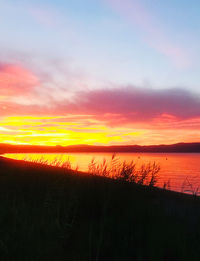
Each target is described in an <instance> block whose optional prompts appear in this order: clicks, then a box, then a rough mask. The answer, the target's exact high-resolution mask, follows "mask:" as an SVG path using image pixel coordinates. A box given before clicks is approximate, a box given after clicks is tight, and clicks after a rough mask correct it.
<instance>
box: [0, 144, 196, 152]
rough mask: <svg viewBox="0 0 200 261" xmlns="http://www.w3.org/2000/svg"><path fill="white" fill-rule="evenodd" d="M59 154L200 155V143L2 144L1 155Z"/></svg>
mask: <svg viewBox="0 0 200 261" xmlns="http://www.w3.org/2000/svg"><path fill="white" fill-rule="evenodd" d="M56 152H57V153H58V152H111V153H117V152H151V153H156V152H179V153H181V152H182V153H186V152H187V153H194V152H199V153H200V142H197V143H177V144H171V145H150V146H139V145H128V146H127V145H117V146H91V145H71V146H65V147H64V146H60V145H57V146H32V145H11V144H0V153H56Z"/></svg>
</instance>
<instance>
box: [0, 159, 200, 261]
mask: <svg viewBox="0 0 200 261" xmlns="http://www.w3.org/2000/svg"><path fill="white" fill-rule="evenodd" d="M105 165H106V164H105V163H104V164H103V166H104V167H105ZM111 165H112V169H113V171H117V164H114V163H113V164H111ZM121 167H122V168H121V171H120V173H121V172H122V175H121V178H119V179H110V178H108V177H107V175H105V177H99V176H98V175H87V174H85V173H80V172H76V175H74V174H75V172H73V171H71V170H69V169H66V168H58V167H49V166H46V165H42V164H36V163H30V162H20V161H15V160H10V159H3V158H0V260H2V261H14V260H16V261H36V260H37V261H40V260H41V261H45V260H55V261H57V260H61V261H62V260H63V261H64V260H70V261H93V260H98V261H110V260H114V261H118V260H120V261H121V260H123V261H129V260H130V261H132V260H138V261H141V260H144V261H146V260H153V261H162V260H163V261H165V260H183V261H184V260H187V261H188V260H199V256H200V248H199V240H200V222H199V221H200V202H199V198H198V197H194V196H192V195H184V194H181V193H176V192H169V191H166V190H162V189H158V188H154V187H151V186H141V185H139V184H137V183H138V182H137V183H136V182H135V180H134V182H124V180H125V181H126V180H128V179H129V178H130V177H132V174H130V173H132V171H133V170H134V173H135V171H136V169H137V168H136V167H133V165H128V166H127V165H126V164H124V163H123V164H122V166H121ZM151 167H152V165H151ZM107 168H108V167H107ZM107 168H106V169H107ZM143 169H144V173H143V175H144V176H145V175H146V174H145V171H146V169H145V168H143ZM148 169H150V167H148ZM156 170H157V168H156ZM103 173H106V170H104V172H103ZM153 173H154V172H153ZM153 175H154V174H153ZM133 177H134V178H135V177H136V175H133ZM145 177H146V176H145ZM150 177H151V175H150ZM137 180H141V183H140V184H144V183H145V181H144V180H145V179H144V178H143V176H142V175H141V177H139V176H137ZM150 180H151V179H150ZM149 184H150V183H149V181H148V185H149Z"/></svg>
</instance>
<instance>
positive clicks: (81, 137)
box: [0, 115, 200, 146]
mask: <svg viewBox="0 0 200 261" xmlns="http://www.w3.org/2000/svg"><path fill="white" fill-rule="evenodd" d="M198 138H199V139H200V133H199V132H198V130H196V131H195V130H193V129H186V130H183V131H182V132H181V133H180V132H179V131H178V130H176V129H166V130H163V129H162V131H160V130H159V129H154V126H152V128H149V129H148V128H147V127H146V125H144V127H143V128H142V127H141V126H140V128H139V127H138V125H136V124H135V125H134V128H133V127H132V128H131V127H127V126H123V125H122V126H118V127H110V126H109V125H106V123H104V122H103V121H98V120H96V119H93V118H92V117H91V115H88V116H87V117H85V118H84V117H83V116H82V115H65V116H63V115H61V116H55V117H54V116H39V117H36V116H19V117H4V118H0V143H10V144H28V145H46V146H55V145H62V146H67V145H77V144H88V145H118V144H119V145H131V144H139V145H152V144H163V143H165V144H172V143H176V142H179V141H182V142H195V141H196V139H198Z"/></svg>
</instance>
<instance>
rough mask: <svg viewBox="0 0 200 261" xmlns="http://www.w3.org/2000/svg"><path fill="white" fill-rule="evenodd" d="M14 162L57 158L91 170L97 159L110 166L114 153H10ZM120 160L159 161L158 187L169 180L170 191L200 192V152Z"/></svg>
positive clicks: (131, 156)
mask: <svg viewBox="0 0 200 261" xmlns="http://www.w3.org/2000/svg"><path fill="white" fill-rule="evenodd" d="M4 156H5V157H8V158H12V159H23V160H24V159H26V160H39V159H41V158H42V159H43V160H44V159H47V160H48V162H49V163H51V162H53V161H54V160H55V159H56V158H57V159H59V160H60V161H63V162H64V161H67V160H69V161H70V162H71V165H72V168H74V169H75V168H76V167H77V166H78V169H79V170H80V171H87V170H88V164H89V163H90V162H91V160H92V159H93V158H94V159H95V161H96V162H99V163H101V162H102V161H103V160H104V159H106V161H107V162H108V163H109V162H110V161H111V158H112V153H56V154H39V153H34V154H6V155H4ZM116 157H117V158H118V159H119V160H120V161H124V160H125V161H127V162H130V161H132V160H133V161H134V162H135V163H137V166H138V167H139V166H140V165H142V164H145V163H149V162H150V163H153V162H156V163H157V164H159V165H160V167H161V170H160V172H159V180H158V183H157V186H159V187H163V184H164V182H168V181H169V185H170V189H171V190H175V191H182V192H187V190H188V191H196V190H198V187H199V192H200V153H117V154H116Z"/></svg>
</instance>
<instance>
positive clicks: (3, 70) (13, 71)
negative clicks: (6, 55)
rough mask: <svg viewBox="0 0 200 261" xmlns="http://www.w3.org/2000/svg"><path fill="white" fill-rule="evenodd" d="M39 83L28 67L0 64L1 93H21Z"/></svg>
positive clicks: (6, 94)
mask: <svg viewBox="0 0 200 261" xmlns="http://www.w3.org/2000/svg"><path fill="white" fill-rule="evenodd" d="M38 84H39V79H38V78H37V77H36V76H35V75H34V74H33V73H32V72H31V71H29V70H28V69H26V68H24V67H22V66H19V65H15V64H3V63H2V64H0V95H3V96H11V95H21V94H25V93H27V92H29V91H30V90H31V89H32V88H33V87H35V86H37V85H38Z"/></svg>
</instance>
